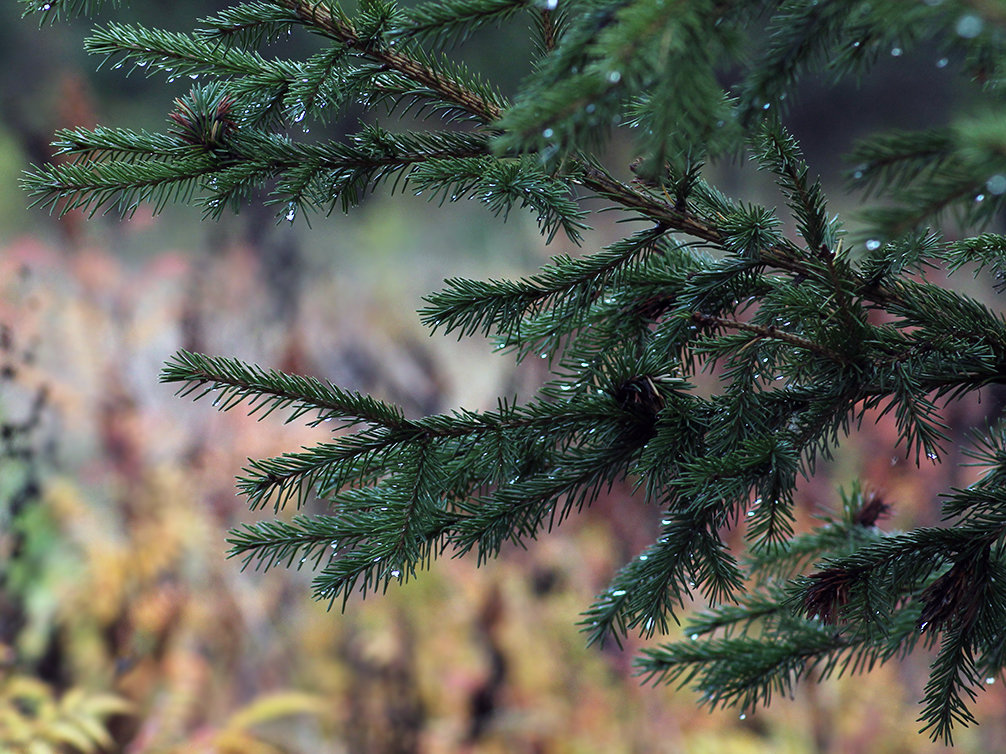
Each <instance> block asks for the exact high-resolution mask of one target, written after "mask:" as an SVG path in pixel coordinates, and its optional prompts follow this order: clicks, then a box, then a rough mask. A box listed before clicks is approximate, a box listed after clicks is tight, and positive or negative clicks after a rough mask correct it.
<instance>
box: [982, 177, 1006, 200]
mask: <svg viewBox="0 0 1006 754" xmlns="http://www.w3.org/2000/svg"><path fill="white" fill-rule="evenodd" d="M985 188H987V189H988V190H989V193H990V194H995V195H996V196H999V195H1000V194H1003V193H1006V175H1003V174H1002V173H996V174H995V175H994V176H992V177H991V178H989V179H988V180H987V181H985Z"/></svg>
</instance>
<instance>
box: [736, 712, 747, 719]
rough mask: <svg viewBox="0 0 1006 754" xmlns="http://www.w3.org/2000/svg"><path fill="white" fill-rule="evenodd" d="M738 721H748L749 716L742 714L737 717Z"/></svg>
mask: <svg viewBox="0 0 1006 754" xmlns="http://www.w3.org/2000/svg"><path fill="white" fill-rule="evenodd" d="M737 719H738V720H747V719H748V716H747V714H745V713H744V712H741V713H740V715H738V716H737Z"/></svg>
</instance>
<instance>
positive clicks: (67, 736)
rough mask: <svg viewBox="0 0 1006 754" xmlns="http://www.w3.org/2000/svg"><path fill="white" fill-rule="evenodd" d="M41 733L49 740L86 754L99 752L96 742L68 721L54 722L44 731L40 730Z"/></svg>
mask: <svg viewBox="0 0 1006 754" xmlns="http://www.w3.org/2000/svg"><path fill="white" fill-rule="evenodd" d="M39 733H40V734H41V735H42V736H44V737H45V738H47V739H49V740H52V741H60V742H62V743H65V744H69V745H70V746H72V747H74V748H75V749H77V751H81V752H84V754H91V752H95V751H98V745H97V744H96V743H95V742H94V740H93V739H92V738H91V737H90V736H88V735H87V734H86V733H85V732H84V731H82V730H81V729H80V728H78V727H77V726H76V725H74V724H73V723H72V722H69V721H67V720H53V721H52V722H51V723H49V724H48V725H46V726H45V728H44V729H43V730H40V731H39Z"/></svg>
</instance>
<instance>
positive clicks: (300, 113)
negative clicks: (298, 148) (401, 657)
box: [293, 110, 307, 123]
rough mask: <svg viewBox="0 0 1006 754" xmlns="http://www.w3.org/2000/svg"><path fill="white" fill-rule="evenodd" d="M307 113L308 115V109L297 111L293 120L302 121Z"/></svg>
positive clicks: (295, 121)
mask: <svg viewBox="0 0 1006 754" xmlns="http://www.w3.org/2000/svg"><path fill="white" fill-rule="evenodd" d="M305 115H307V111H306V110H301V111H300V112H299V113H297V114H296V115H295V116H293V122H294V123H300V122H301V121H302V120H304V116H305Z"/></svg>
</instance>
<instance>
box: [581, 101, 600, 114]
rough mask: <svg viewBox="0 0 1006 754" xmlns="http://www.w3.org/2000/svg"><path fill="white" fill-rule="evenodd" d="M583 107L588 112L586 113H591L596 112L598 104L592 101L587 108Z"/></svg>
mask: <svg viewBox="0 0 1006 754" xmlns="http://www.w3.org/2000/svg"><path fill="white" fill-rule="evenodd" d="M583 109H584V112H586V113H588V114H589V113H592V112H594V111H595V110H597V105H595V104H594V103H593V102H591V103H590V104H589V105H587V106H586V107H585V108H583Z"/></svg>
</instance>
